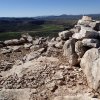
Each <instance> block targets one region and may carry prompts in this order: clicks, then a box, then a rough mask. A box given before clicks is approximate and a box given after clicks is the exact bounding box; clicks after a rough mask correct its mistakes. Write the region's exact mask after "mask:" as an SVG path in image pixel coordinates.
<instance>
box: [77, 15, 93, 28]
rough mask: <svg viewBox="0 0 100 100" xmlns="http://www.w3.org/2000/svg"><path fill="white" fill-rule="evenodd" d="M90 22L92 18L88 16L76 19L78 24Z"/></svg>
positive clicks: (86, 24) (87, 24)
mask: <svg viewBox="0 0 100 100" xmlns="http://www.w3.org/2000/svg"><path fill="white" fill-rule="evenodd" d="M91 22H92V18H91V17H89V16H83V17H82V19H80V20H79V21H78V25H84V26H89V24H90V23H91Z"/></svg>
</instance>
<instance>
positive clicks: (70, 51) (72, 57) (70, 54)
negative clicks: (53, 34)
mask: <svg viewBox="0 0 100 100" xmlns="http://www.w3.org/2000/svg"><path fill="white" fill-rule="evenodd" d="M63 49H64V56H66V57H67V59H68V62H69V64H71V65H76V64H78V56H77V54H76V52H75V39H70V40H67V41H66V42H65V44H64V46H63Z"/></svg>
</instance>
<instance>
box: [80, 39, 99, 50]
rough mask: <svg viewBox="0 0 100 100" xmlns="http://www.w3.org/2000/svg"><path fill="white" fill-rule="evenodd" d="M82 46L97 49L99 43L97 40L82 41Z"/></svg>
mask: <svg viewBox="0 0 100 100" xmlns="http://www.w3.org/2000/svg"><path fill="white" fill-rule="evenodd" d="M82 44H83V45H84V46H86V47H90V48H98V47H99V46H100V41H99V40H98V39H83V40H82Z"/></svg>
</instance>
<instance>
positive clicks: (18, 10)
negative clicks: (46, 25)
mask: <svg viewBox="0 0 100 100" xmlns="http://www.w3.org/2000/svg"><path fill="white" fill-rule="evenodd" d="M97 13H100V0H0V17H34V16H42V15H61V14H74V15H75V14H97Z"/></svg>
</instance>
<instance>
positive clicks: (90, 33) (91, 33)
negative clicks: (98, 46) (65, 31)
mask: <svg viewBox="0 0 100 100" xmlns="http://www.w3.org/2000/svg"><path fill="white" fill-rule="evenodd" d="M72 37H73V38H75V39H84V38H94V39H96V38H99V33H98V32H97V31H95V30H93V29H92V28H91V27H83V26H82V27H81V30H80V32H79V33H75V34H73V36H72Z"/></svg>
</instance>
